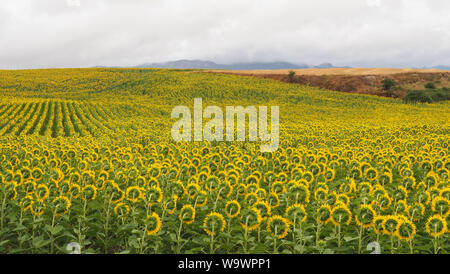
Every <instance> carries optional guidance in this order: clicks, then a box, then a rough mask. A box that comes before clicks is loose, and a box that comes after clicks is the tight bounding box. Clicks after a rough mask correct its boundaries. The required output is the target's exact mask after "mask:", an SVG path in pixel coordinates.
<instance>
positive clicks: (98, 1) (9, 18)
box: [0, 0, 450, 68]
mask: <svg viewBox="0 0 450 274" xmlns="http://www.w3.org/2000/svg"><path fill="white" fill-rule="evenodd" d="M449 2H450V1H446V0H428V1H426V0H343V1H336V0H314V1H312V0H310V1H304V0H303V1H300V0H292V1H290V0H277V1H273V0H227V1H223V0H189V1H186V0H127V1H124V0H39V1H36V0H2V3H1V6H0V37H1V43H0V68H38V67H89V66H94V65H120V66H128V65H136V64H139V63H144V62H160V61H168V60H174V59H182V58H183V59H209V60H213V61H216V62H222V63H230V62H238V61H278V60H283V61H289V62H297V63H309V64H318V63H321V62H332V63H334V64H336V65H350V66H363V67H380V66H381V67H410V66H417V67H420V66H432V65H438V64H444V65H450V17H449V16H448V12H449V10H450V3H449Z"/></svg>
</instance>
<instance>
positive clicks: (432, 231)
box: [425, 214, 448, 238]
mask: <svg viewBox="0 0 450 274" xmlns="http://www.w3.org/2000/svg"><path fill="white" fill-rule="evenodd" d="M447 229H448V228H447V222H446V220H445V219H444V217H442V216H441V215H437V214H436V215H434V216H431V217H429V218H428V220H427V223H426V224H425V231H426V232H427V233H428V234H429V235H430V236H432V237H435V238H437V237H440V236H442V235H443V234H444V233H445V232H447Z"/></svg>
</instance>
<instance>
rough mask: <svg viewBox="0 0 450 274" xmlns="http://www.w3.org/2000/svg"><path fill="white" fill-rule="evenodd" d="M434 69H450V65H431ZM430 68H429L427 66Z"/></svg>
mask: <svg viewBox="0 0 450 274" xmlns="http://www.w3.org/2000/svg"><path fill="white" fill-rule="evenodd" d="M431 68H432V69H442V70H450V66H435V67H431ZM426 69H428V68H426Z"/></svg>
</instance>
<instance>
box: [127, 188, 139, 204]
mask: <svg viewBox="0 0 450 274" xmlns="http://www.w3.org/2000/svg"><path fill="white" fill-rule="evenodd" d="M142 190H143V189H142V188H141V187H139V186H130V187H128V188H127V190H126V191H125V197H126V199H127V200H128V201H130V202H132V203H137V202H139V201H140V200H141V199H144V194H143V191H142Z"/></svg>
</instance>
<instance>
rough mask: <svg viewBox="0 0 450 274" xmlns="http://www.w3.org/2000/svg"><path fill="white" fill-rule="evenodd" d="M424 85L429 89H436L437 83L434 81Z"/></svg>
mask: <svg viewBox="0 0 450 274" xmlns="http://www.w3.org/2000/svg"><path fill="white" fill-rule="evenodd" d="M424 87H425V88H427V89H435V88H436V85H435V84H434V83H433V82H428V83H426V84H425V85H424Z"/></svg>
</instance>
